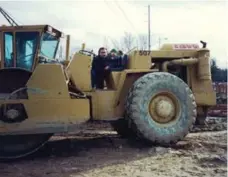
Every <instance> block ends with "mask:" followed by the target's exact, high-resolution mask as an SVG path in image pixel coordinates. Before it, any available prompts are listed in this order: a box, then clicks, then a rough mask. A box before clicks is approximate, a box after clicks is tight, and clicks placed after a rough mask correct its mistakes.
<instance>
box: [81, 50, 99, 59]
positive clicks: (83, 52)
mask: <svg viewBox="0 0 228 177" xmlns="http://www.w3.org/2000/svg"><path fill="white" fill-rule="evenodd" d="M79 53H82V54H85V55H89V54H90V55H93V57H96V56H97V54H95V53H93V52H92V51H88V50H80V51H79ZM86 53H87V54H86Z"/></svg>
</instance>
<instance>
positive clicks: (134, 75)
mask: <svg viewBox="0 0 228 177" xmlns="http://www.w3.org/2000/svg"><path fill="white" fill-rule="evenodd" d="M158 71H159V70H158V69H127V70H124V71H123V72H122V73H121V76H120V80H119V84H118V88H117V92H116V97H115V99H114V106H115V107H117V106H118V105H119V104H120V102H123V101H124V100H123V98H125V96H126V95H127V93H128V91H129V89H130V88H131V86H132V84H133V83H134V82H135V81H136V80H137V79H138V78H139V77H141V76H143V75H145V74H147V73H151V72H158Z"/></svg>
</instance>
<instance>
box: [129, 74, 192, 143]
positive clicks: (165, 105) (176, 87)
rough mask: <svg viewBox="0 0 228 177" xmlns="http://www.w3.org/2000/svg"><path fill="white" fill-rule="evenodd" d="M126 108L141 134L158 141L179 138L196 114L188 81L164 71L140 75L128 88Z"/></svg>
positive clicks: (154, 141) (165, 141) (138, 133)
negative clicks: (129, 88)
mask: <svg viewBox="0 0 228 177" xmlns="http://www.w3.org/2000/svg"><path fill="white" fill-rule="evenodd" d="M125 110H126V115H127V117H126V118H127V119H128V120H129V121H131V122H132V123H133V124H134V125H135V126H134V129H135V130H134V131H135V132H136V134H137V135H138V136H139V137H140V138H142V139H145V140H147V141H149V142H151V143H156V144H161V145H167V144H170V143H171V144H172V143H176V142H177V141H179V140H182V139H183V138H184V137H185V136H186V135H187V134H188V132H189V130H190V129H191V128H192V125H193V124H194V122H195V118H196V102H195V98H194V95H193V93H192V91H191V90H190V88H189V87H188V85H187V84H186V83H185V82H184V81H183V80H181V79H180V78H179V77H177V76H175V75H172V74H169V73H163V72H159V73H158V72H155V73H149V74H146V75H144V76H143V77H141V78H139V79H138V80H137V81H136V82H135V83H134V84H133V87H132V88H131V90H130V91H129V94H128V96H127V102H126V107H125Z"/></svg>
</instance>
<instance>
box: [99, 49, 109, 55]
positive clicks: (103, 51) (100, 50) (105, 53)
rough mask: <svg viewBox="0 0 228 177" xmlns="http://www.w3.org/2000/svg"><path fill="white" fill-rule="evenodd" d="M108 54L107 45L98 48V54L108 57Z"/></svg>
mask: <svg viewBox="0 0 228 177" xmlns="http://www.w3.org/2000/svg"><path fill="white" fill-rule="evenodd" d="M107 54H108V52H107V49H106V48H105V47H101V48H99V50H98V55H99V56H100V57H106V56H107Z"/></svg>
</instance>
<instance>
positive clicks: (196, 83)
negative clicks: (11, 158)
mask: <svg viewBox="0 0 228 177" xmlns="http://www.w3.org/2000/svg"><path fill="white" fill-rule="evenodd" d="M45 28H46V25H33V26H21V27H8V26H1V27H0V59H1V68H3V65H4V60H3V52H2V51H3V50H4V49H3V40H2V32H3V31H13V32H15V31H39V32H40V34H42V33H43V30H44V29H45ZM14 45H15V43H14ZM66 46H67V47H66V48H67V51H66V52H67V53H66V61H65V64H64V67H63V65H60V64H38V59H37V56H36V61H35V65H34V66H33V68H34V70H33V73H32V76H31V78H30V79H29V81H28V82H27V85H26V86H27V87H28V96H29V99H28V100H10V101H7V103H17V102H21V103H23V104H24V106H25V109H26V111H27V113H28V116H29V119H27V120H26V121H24V122H22V123H18V124H14V125H9V124H4V123H2V122H1V123H0V132H6V131H8V132H12V131H16V130H18V131H19V130H20V131H22V130H26V129H34V132H36V128H41V127H43V126H44V125H45V126H47V127H50V128H51V127H53V126H55V124H58V126H60V127H61V126H62V128H64V127H66V129H67V127H68V126H70V125H71V124H79V123H82V122H86V121H88V120H89V118H90V114H91V113H90V108H92V116H93V119H95V120H111V119H118V118H120V117H123V115H124V104H125V98H126V96H127V94H128V91H129V89H130V88H131V87H132V84H133V83H134V82H135V81H136V80H137V79H138V78H140V77H142V76H143V75H145V74H147V73H150V72H158V71H161V70H160V69H162V64H164V61H166V62H168V61H171V60H173V59H175V62H174V61H173V62H169V63H172V64H173V65H177V66H182V65H184V66H186V67H187V81H186V82H187V84H188V85H189V86H190V88H191V89H192V91H193V93H194V95H195V97H196V102H197V105H198V106H211V105H215V103H216V99H215V92H214V91H213V88H212V81H211V74H210V68H209V67H210V66H209V61H210V58H209V57H210V51H209V50H208V49H194V50H192V49H183V50H182V49H178V50H177V49H174V48H173V44H164V45H163V46H162V47H161V49H159V50H152V51H147V52H146V53H145V55H142V51H138V50H135V51H132V52H130V53H129V56H128V58H129V59H128V64H127V68H126V69H125V70H124V71H119V72H112V73H111V75H110V78H109V81H108V82H107V83H106V85H107V87H108V89H107V90H92V88H91V63H92V56H87V55H85V54H82V53H79V52H76V53H75V54H74V56H73V58H72V60H70V61H69V60H68V56H69V50H68V49H69V46H70V38H69V36H68V38H67V43H66ZM38 49H39V47H38V48H37V53H38ZM82 49H85V45H84V44H83V45H82ZM14 52H15V51H14ZM183 58H184V60H180V59H183ZM190 58H194V59H196V60H195V61H197V62H195V61H191V62H190V61H186V60H185V59H190ZM177 60H180V61H177ZM152 65H154V68H153V69H151V67H152ZM163 66H164V65H163ZM164 68H166V67H164ZM164 71H167V70H166V69H165V70H164ZM70 83H71V84H72V85H73V86H74V87H75V88H76V89H78V90H79V91H81V92H82V93H84V94H86V95H88V96H91V100H92V104H90V101H89V99H88V98H80V99H79V98H74V99H73V98H71V97H70V93H69V92H70V91H69V84H70ZM3 103H6V102H4V101H3V100H1V101H0V105H1V104H3ZM41 124H42V125H41ZM61 124H62V125H61ZM56 126H57V125H56ZM50 131H52V130H51V129H50ZM59 131H60V130H59Z"/></svg>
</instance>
